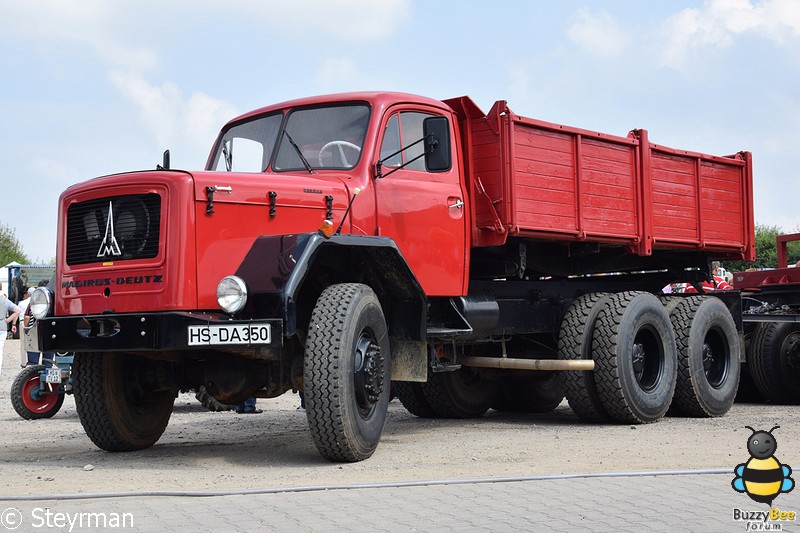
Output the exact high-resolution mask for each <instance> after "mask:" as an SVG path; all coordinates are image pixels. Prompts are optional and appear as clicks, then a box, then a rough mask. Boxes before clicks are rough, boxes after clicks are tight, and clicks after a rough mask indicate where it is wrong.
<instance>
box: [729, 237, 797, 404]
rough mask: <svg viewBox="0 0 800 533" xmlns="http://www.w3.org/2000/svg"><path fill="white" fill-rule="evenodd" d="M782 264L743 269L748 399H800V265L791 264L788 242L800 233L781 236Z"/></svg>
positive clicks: (736, 281) (740, 285) (738, 283)
mask: <svg viewBox="0 0 800 533" xmlns="http://www.w3.org/2000/svg"><path fill="white" fill-rule="evenodd" d="M776 241H777V242H776V245H777V251H778V268H776V269H769V270H753V271H750V272H737V273H736V274H734V276H733V285H734V287H735V288H736V289H738V290H740V291H742V307H743V309H744V311H743V312H742V318H743V320H744V326H745V339H746V341H747V342H746V345H747V350H746V361H745V364H744V366H743V374H742V378H743V379H742V381H743V384H744V385H745V388H744V390H743V391H742V392H743V393H744V394H746V398H747V399H766V400H768V401H770V402H772V403H777V404H791V405H797V404H800V268H798V265H792V266H789V261H788V259H789V254H788V252H787V244H788V243H790V242H794V241H800V233H794V234H790V235H779V236H778V237H777V239H776Z"/></svg>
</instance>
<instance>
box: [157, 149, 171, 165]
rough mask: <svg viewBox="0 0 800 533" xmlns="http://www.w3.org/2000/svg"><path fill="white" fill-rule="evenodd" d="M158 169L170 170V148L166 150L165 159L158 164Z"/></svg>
mask: <svg viewBox="0 0 800 533" xmlns="http://www.w3.org/2000/svg"><path fill="white" fill-rule="evenodd" d="M156 170H169V150H164V161H163V162H162V164H160V165H156Z"/></svg>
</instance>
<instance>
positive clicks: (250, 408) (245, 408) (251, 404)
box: [233, 396, 262, 415]
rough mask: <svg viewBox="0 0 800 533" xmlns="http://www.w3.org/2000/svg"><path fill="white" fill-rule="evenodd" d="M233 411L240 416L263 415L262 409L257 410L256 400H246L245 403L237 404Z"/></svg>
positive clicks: (253, 398)
mask: <svg viewBox="0 0 800 533" xmlns="http://www.w3.org/2000/svg"><path fill="white" fill-rule="evenodd" d="M233 410H234V411H235V412H237V413H238V414H240V415H241V414H250V413H261V412H262V411H261V409H256V398H255V396H254V397H252V398H248V399H246V400H245V401H244V402H243V403H237V404H235V405H234V406H233Z"/></svg>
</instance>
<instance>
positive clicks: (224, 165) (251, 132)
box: [210, 113, 283, 172]
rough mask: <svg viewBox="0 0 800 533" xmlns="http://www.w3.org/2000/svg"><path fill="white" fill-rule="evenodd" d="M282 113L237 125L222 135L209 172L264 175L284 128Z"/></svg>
mask: <svg viewBox="0 0 800 533" xmlns="http://www.w3.org/2000/svg"><path fill="white" fill-rule="evenodd" d="M282 119H283V115H282V114H281V113H273V114H271V115H265V116H261V117H258V118H256V119H253V120H249V121H247V122H243V123H240V124H237V125H235V126H233V127H231V128H230V129H228V130H227V131H226V132H225V133H223V135H222V139H220V142H219V144H218V145H217V150H216V153H215V154H214V159H213V160H212V163H211V169H210V170H218V171H224V170H227V171H228V172H231V171H236V172H264V171H265V170H266V169H267V167H268V166H269V162H270V160H271V159H272V152H273V150H274V149H275V140H276V139H277V138H278V132H279V131H280V128H281V120H282Z"/></svg>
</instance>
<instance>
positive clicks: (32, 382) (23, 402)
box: [11, 365, 64, 420]
mask: <svg viewBox="0 0 800 533" xmlns="http://www.w3.org/2000/svg"><path fill="white" fill-rule="evenodd" d="M44 371H45V367H44V366H42V365H33V366H26V367H25V368H24V369H23V370H22V372H20V373H19V374H18V375H17V377H16V378H15V379H14V383H13V384H12V385H11V405H13V406H14V410H15V411H16V412H17V414H18V415H19V416H21V417H22V418H24V419H25V420H36V419H40V418H51V417H52V416H53V415H55V414H56V413H57V412H58V410H59V409H61V405H62V404H63V403H64V391H59V390H58V385H57V384H55V383H43V382H42V379H41V375H42V372H44Z"/></svg>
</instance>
